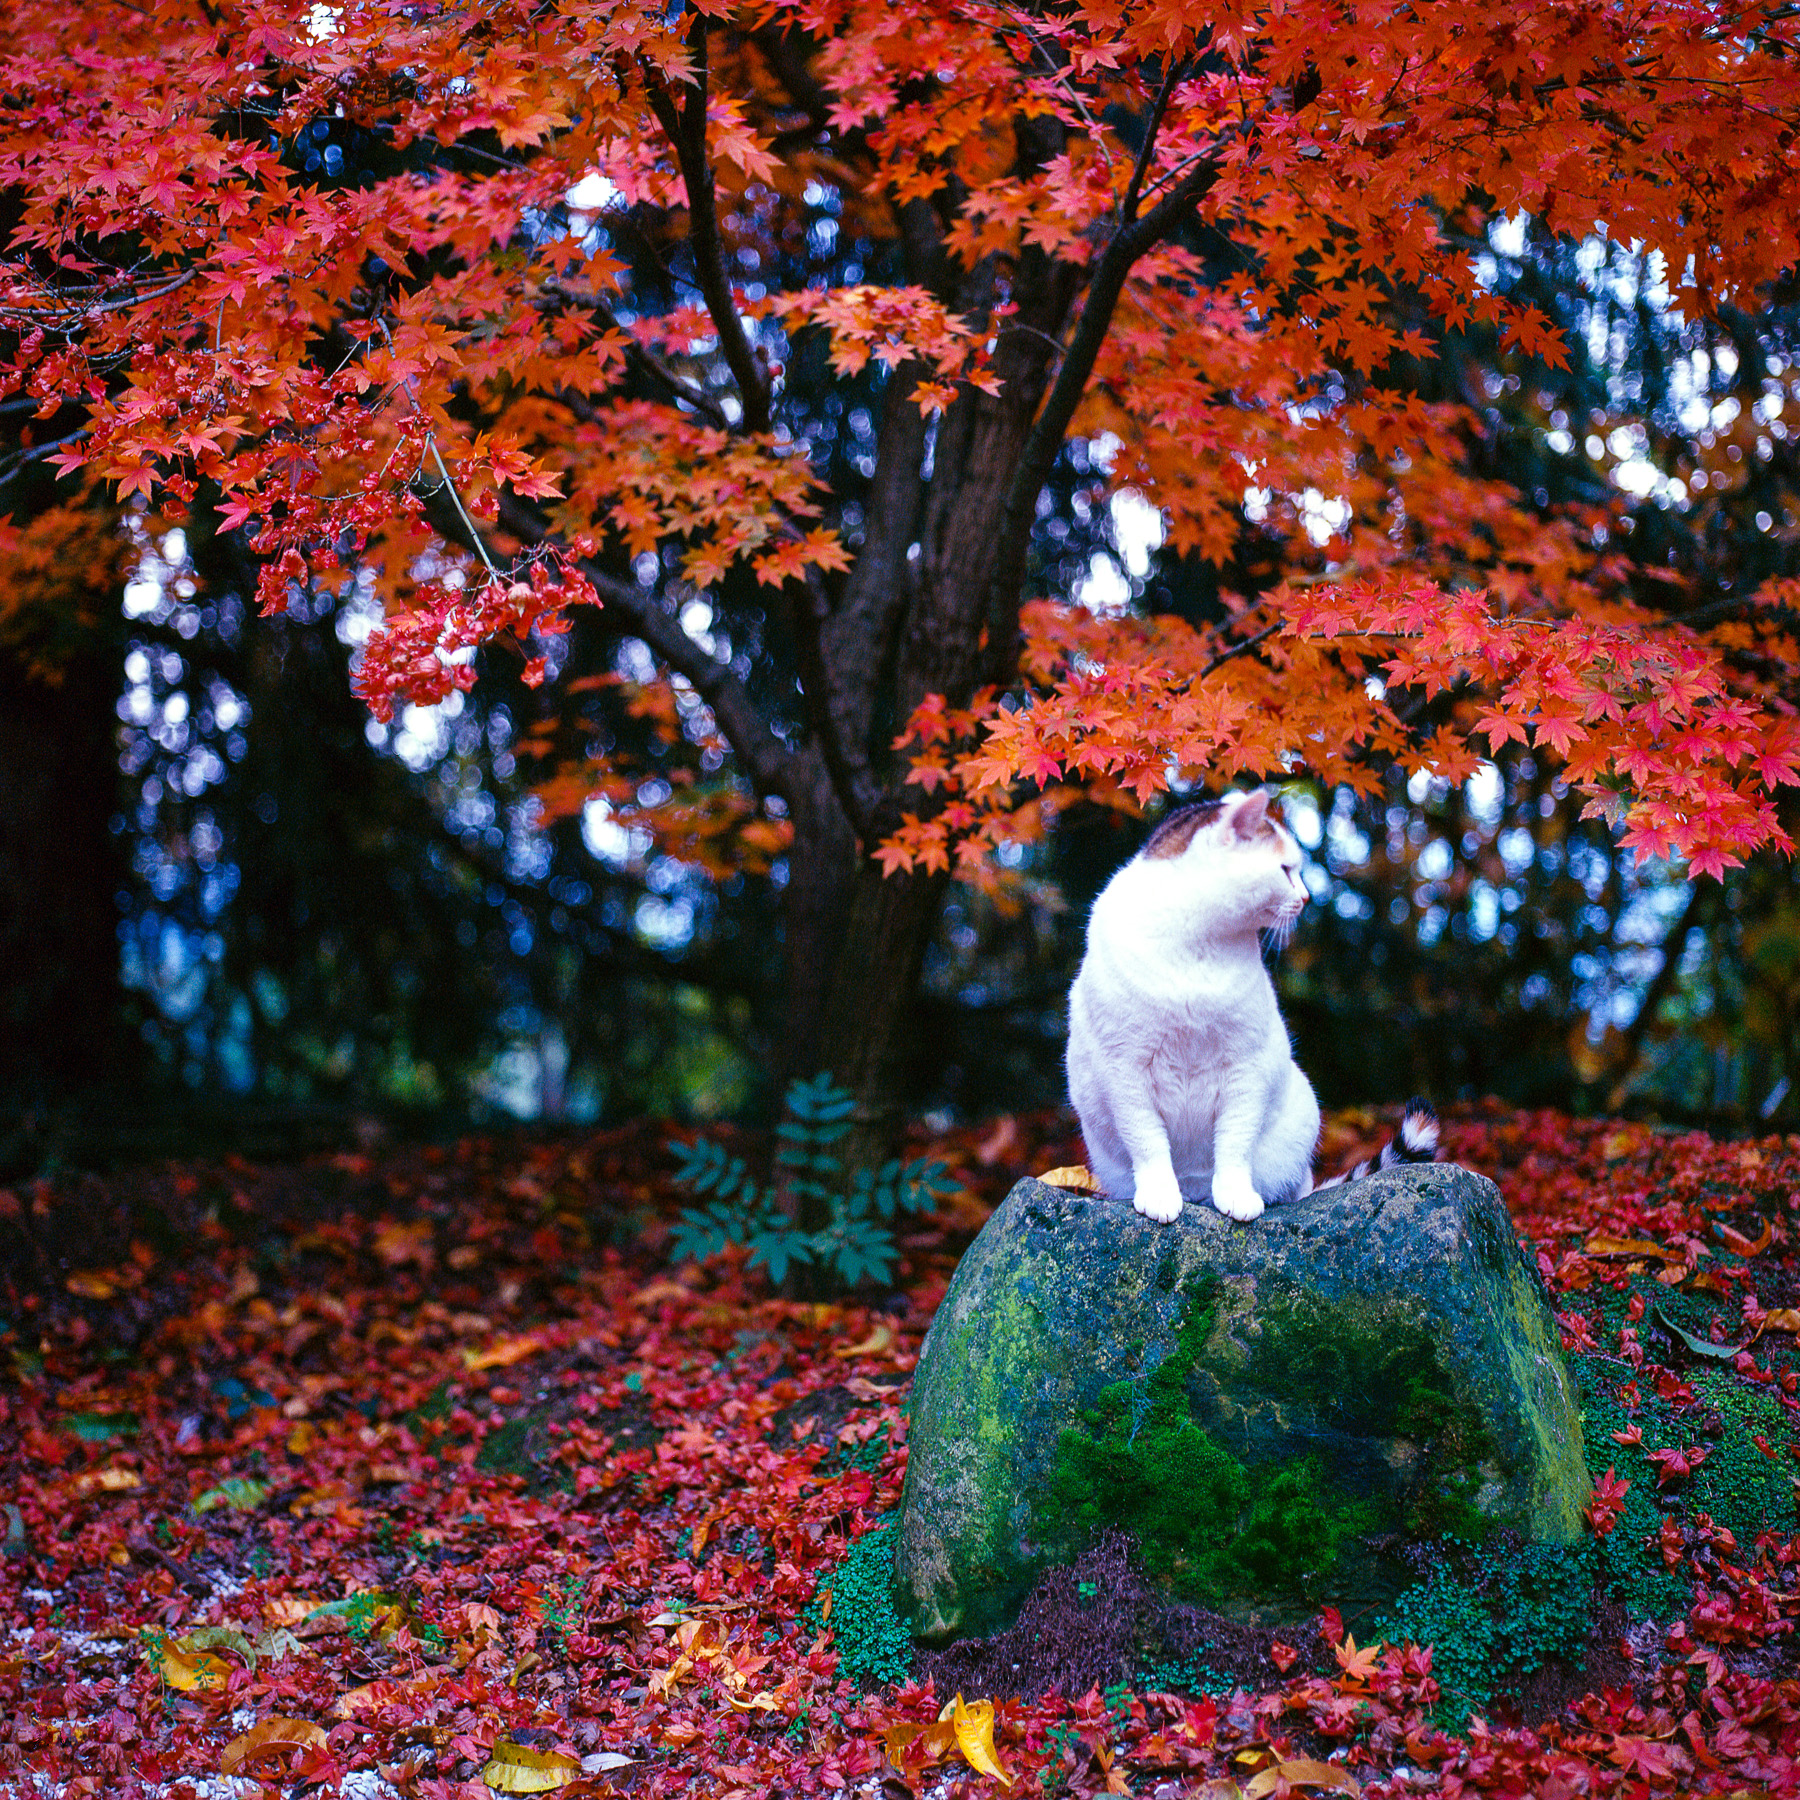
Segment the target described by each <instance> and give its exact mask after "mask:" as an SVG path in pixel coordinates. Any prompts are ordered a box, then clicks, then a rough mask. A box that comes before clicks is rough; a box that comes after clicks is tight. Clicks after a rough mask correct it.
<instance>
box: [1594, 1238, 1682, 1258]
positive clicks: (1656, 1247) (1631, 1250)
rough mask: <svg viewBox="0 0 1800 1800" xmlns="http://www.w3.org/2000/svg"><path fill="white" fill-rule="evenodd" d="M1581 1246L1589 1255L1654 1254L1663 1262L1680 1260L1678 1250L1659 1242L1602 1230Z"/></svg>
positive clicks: (1680, 1256)
mask: <svg viewBox="0 0 1800 1800" xmlns="http://www.w3.org/2000/svg"><path fill="white" fill-rule="evenodd" d="M1583 1248H1584V1249H1585V1250H1586V1251H1587V1253H1588V1255H1589V1256H1654V1257H1658V1258H1660V1259H1661V1260H1662V1261H1663V1262H1680V1261H1681V1260H1682V1255H1681V1252H1680V1251H1679V1250H1669V1249H1666V1248H1665V1247H1664V1246H1663V1245H1661V1244H1653V1243H1651V1242H1650V1240H1649V1239H1648V1238H1622V1237H1608V1236H1607V1235H1606V1234H1605V1233H1604V1232H1602V1233H1600V1234H1599V1235H1597V1236H1595V1237H1591V1238H1589V1239H1588V1241H1587V1243H1586V1244H1585V1245H1583Z"/></svg>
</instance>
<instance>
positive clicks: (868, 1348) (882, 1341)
mask: <svg viewBox="0 0 1800 1800" xmlns="http://www.w3.org/2000/svg"><path fill="white" fill-rule="evenodd" d="M893 1347H894V1328H893V1326H891V1325H877V1326H876V1327H875V1329H874V1330H873V1331H871V1332H870V1333H869V1335H868V1336H867V1337H866V1338H864V1339H863V1341H862V1342H861V1343H860V1344H843V1345H840V1346H839V1347H838V1348H837V1349H836V1350H834V1351H832V1353H831V1354H832V1355H833V1356H843V1357H850V1356H879V1355H881V1353H882V1352H883V1351H884V1350H891V1349H892V1348H893Z"/></svg>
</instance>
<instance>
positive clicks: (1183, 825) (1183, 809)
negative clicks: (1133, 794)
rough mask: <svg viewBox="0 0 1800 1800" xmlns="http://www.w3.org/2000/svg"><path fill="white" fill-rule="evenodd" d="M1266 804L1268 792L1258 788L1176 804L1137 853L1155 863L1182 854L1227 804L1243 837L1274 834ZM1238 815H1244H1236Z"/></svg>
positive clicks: (1218, 817)
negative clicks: (1243, 792)
mask: <svg viewBox="0 0 1800 1800" xmlns="http://www.w3.org/2000/svg"><path fill="white" fill-rule="evenodd" d="M1268 806H1269V800H1268V795H1267V794H1266V793H1263V792H1261V791H1258V792H1256V793H1252V794H1229V795H1227V796H1226V797H1225V798H1224V799H1223V800H1196V801H1193V802H1192V803H1191V804H1190V805H1187V806H1178V807H1176V808H1175V810H1174V811H1173V812H1171V813H1170V814H1169V815H1168V816H1167V817H1166V818H1165V819H1164V820H1163V821H1162V823H1161V824H1160V825H1158V826H1157V828H1156V829H1155V830H1154V831H1153V832H1151V834H1150V836H1149V838H1148V840H1147V841H1146V842H1145V844H1144V847H1143V849H1142V850H1140V851H1139V852H1138V854H1139V855H1140V856H1146V857H1149V858H1151V859H1152V860H1154V861H1157V862H1162V861H1165V860H1172V859H1173V858H1175V857H1177V856H1181V855H1184V854H1185V853H1186V851H1187V848H1188V846H1189V845H1190V844H1191V843H1193V841H1194V834H1195V833H1196V832H1199V831H1204V830H1205V829H1206V828H1207V826H1209V825H1214V824H1216V823H1217V822H1218V820H1219V819H1220V817H1221V816H1222V815H1223V814H1224V813H1225V811H1226V809H1227V808H1228V807H1229V808H1230V809H1231V811H1232V814H1233V818H1234V822H1235V823H1236V824H1237V826H1238V829H1239V832H1240V834H1241V835H1242V836H1243V837H1245V838H1249V839H1255V838H1264V837H1267V838H1272V837H1277V836H1279V835H1280V830H1281V828H1280V826H1278V825H1277V824H1276V823H1275V821H1274V820H1273V819H1272V818H1270V817H1269V811H1268ZM1240 814H1242V815H1243V816H1242V817H1239V816H1238V815H1240Z"/></svg>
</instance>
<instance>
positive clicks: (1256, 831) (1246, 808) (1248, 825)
mask: <svg viewBox="0 0 1800 1800" xmlns="http://www.w3.org/2000/svg"><path fill="white" fill-rule="evenodd" d="M1268 818H1269V791H1268V789H1267V788H1258V789H1257V790H1256V792H1255V793H1253V794H1245V795H1244V796H1243V797H1242V798H1241V799H1240V800H1239V801H1238V803H1237V804H1236V805H1235V806H1234V807H1232V809H1231V816H1230V824H1231V830H1232V834H1233V835H1234V836H1236V837H1240V838H1255V837H1260V836H1261V835H1262V834H1263V831H1264V829H1265V828H1266V827H1267V824H1268Z"/></svg>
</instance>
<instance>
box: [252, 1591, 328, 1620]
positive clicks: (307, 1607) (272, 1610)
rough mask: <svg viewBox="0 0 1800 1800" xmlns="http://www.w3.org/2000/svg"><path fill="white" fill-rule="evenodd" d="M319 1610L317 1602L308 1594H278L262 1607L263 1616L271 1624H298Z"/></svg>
mask: <svg viewBox="0 0 1800 1800" xmlns="http://www.w3.org/2000/svg"><path fill="white" fill-rule="evenodd" d="M318 1610H319V1602H318V1601H317V1600H315V1599H314V1598H313V1597H312V1595H310V1594H278V1595H277V1596H276V1597H275V1598H274V1599H273V1600H270V1601H269V1602H267V1603H266V1604H265V1605H264V1607H263V1617H264V1618H265V1619H267V1620H268V1622H269V1623H270V1624H271V1625H298V1624H301V1623H302V1622H303V1621H305V1620H307V1619H310V1618H311V1617H312V1616H313V1614H314V1613H316V1612H317V1611H318Z"/></svg>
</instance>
